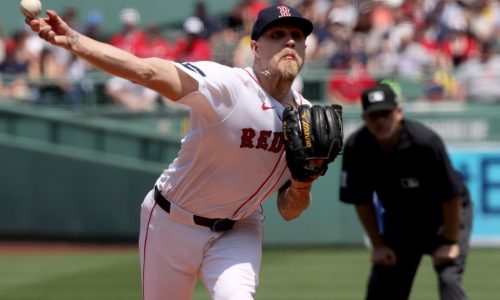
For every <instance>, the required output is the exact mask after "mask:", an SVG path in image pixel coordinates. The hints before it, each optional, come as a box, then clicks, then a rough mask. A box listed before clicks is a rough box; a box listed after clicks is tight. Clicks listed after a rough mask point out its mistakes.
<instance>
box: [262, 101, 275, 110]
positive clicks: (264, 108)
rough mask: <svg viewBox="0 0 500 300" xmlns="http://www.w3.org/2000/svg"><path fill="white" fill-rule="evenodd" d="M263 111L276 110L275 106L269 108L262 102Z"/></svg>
mask: <svg viewBox="0 0 500 300" xmlns="http://www.w3.org/2000/svg"><path fill="white" fill-rule="evenodd" d="M262 109H263V110H268V109H274V106H267V104H266V103H265V102H262Z"/></svg>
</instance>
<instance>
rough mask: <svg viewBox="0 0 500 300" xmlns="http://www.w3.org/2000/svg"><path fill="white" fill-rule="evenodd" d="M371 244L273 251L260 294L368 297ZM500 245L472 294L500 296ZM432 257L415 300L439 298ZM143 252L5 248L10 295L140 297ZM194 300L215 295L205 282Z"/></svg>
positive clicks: (266, 297)
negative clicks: (16, 250)
mask: <svg viewBox="0 0 500 300" xmlns="http://www.w3.org/2000/svg"><path fill="white" fill-rule="evenodd" d="M368 262H369V252H368V250H366V249H342V248H341V249H336V248H325V249H288V250H279V249H266V250H265V251H264V256H263V266H262V272H261V284H260V287H259V290H258V293H257V297H256V299H259V300H281V299H282V300H299V299H300V300H307V299H311V300H327V299H328V300H335V299H338V300H349V299H362V298H363V295H364V287H365V281H366V276H367V274H368V268H369V264H368ZM499 263H500V249H472V251H471V254H470V256H469V263H468V266H467V270H466V275H465V286H466V289H467V292H468V294H469V299H472V300H498V299H500V268H499V266H500V264H499ZM430 264H431V262H430V259H429V258H427V257H426V258H425V259H424V260H423V262H422V264H421V266H420V269H419V272H418V274H417V278H416V281H415V284H414V288H413V291H412V296H411V299H412V300H426V299H428V300H434V299H438V297H437V288H436V282H435V277H434V274H433V271H432V269H431V267H430ZM139 275H140V273H139V261H138V255H137V250H134V249H128V250H120V251H114V252H111V251H109V250H108V251H103V252H96V251H90V252H89V251H87V252H81V253H77V252H69V253H66V252H55V253H46V252H44V253H39V254H37V253H24V252H23V253H17V254H6V253H1V254H0V299H2V300H35V299H36V300H79V299H92V300H101V299H102V300H104V299H106V300H110V299H112V300H114V299H119V300H121V299H123V300H125V299H134V300H137V299H140V277H139ZM193 299H194V300H208V299H209V297H208V294H207V292H206V291H205V288H204V287H203V286H202V285H201V284H198V285H197V287H196V291H195V296H194V297H193Z"/></svg>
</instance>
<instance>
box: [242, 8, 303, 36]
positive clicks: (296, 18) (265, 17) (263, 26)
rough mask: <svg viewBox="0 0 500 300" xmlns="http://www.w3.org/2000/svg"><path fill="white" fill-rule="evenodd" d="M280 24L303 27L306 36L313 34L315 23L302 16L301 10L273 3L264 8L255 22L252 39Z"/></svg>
mask: <svg viewBox="0 0 500 300" xmlns="http://www.w3.org/2000/svg"><path fill="white" fill-rule="evenodd" d="M278 24H293V25H296V26H298V27H300V28H301V29H302V32H304V36H308V35H309V34H311V32H312V30H313V24H312V23H311V21H309V20H308V19H306V18H304V17H302V15H301V14H300V12H298V11H297V10H295V9H293V8H291V7H290V6H287V5H272V6H269V7H267V8H264V9H262V10H261V11H260V12H259V15H258V16H257V20H256V21H255V23H254V24H253V29H252V40H255V41H256V40H257V39H258V38H259V37H260V36H261V35H262V34H263V33H264V32H266V30H268V29H269V28H270V27H271V26H274V25H278Z"/></svg>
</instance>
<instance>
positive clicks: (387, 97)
mask: <svg viewBox="0 0 500 300" xmlns="http://www.w3.org/2000/svg"><path fill="white" fill-rule="evenodd" d="M361 102H362V105H363V115H365V116H366V115H368V114H371V113H374V112H378V111H390V110H394V109H396V107H398V102H397V95H396V93H395V92H394V90H393V89H392V88H391V86H390V85H389V84H386V83H381V84H377V85H376V86H374V87H371V88H369V89H366V90H364V91H363V92H362V93H361Z"/></svg>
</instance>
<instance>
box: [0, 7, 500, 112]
mask: <svg viewBox="0 0 500 300" xmlns="http://www.w3.org/2000/svg"><path fill="white" fill-rule="evenodd" d="M276 2H279V3H284V4H288V5H290V6H293V7H295V8H297V9H298V10H299V11H301V13H302V14H303V15H304V16H305V17H307V18H309V19H310V20H311V21H312V22H313V23H314V31H313V33H312V34H311V35H310V36H309V37H308V39H307V41H306V42H307V53H306V55H307V59H306V65H305V67H304V68H305V71H306V72H307V73H309V71H311V72H314V70H323V71H325V70H326V71H327V72H326V73H323V74H327V75H325V76H324V78H322V79H321V80H322V81H323V85H320V86H322V87H323V89H324V90H322V91H321V92H322V95H323V96H324V97H323V100H329V101H332V102H336V103H340V104H343V105H351V104H358V103H359V96H360V92H361V90H363V89H365V88H368V87H371V86H373V85H374V84H375V83H376V82H377V81H380V80H382V79H384V80H392V81H394V82H396V83H397V84H398V85H399V86H400V88H401V91H402V95H401V96H402V97H403V98H407V99H409V100H423V101H461V102H463V101H470V102H481V103H500V58H499V57H500V56H499V55H498V52H497V50H498V49H500V48H499V47H498V46H499V45H500V43H499V40H500V1H495V0H464V1H457V0H444V1H443V0H412V1H405V0H378V1H375V0H357V1H356V0H352V1H349V0H288V1H285V0H283V1H267V0H240V1H238V2H237V3H236V4H235V5H234V6H233V7H232V9H231V12H230V13H229V14H227V15H222V16H216V15H213V14H211V13H210V10H209V8H210V7H207V2H205V1H199V2H197V3H196V4H195V6H194V7H193V11H192V15H191V16H189V17H188V18H186V19H185V21H184V22H183V23H182V24H181V26H180V27H174V26H172V27H169V26H160V24H158V25H148V26H142V23H141V16H140V13H139V11H138V10H137V9H135V8H124V9H122V10H121V11H120V12H119V14H118V16H117V17H118V18H119V20H120V23H121V29H120V31H118V32H113V33H107V32H103V29H102V27H101V25H102V14H101V12H100V11H98V10H94V11H90V12H89V13H88V14H87V15H86V16H81V15H80V14H79V12H78V10H77V9H76V8H74V7H68V8H67V9H66V10H64V11H63V12H62V13H61V16H62V18H63V19H64V20H65V21H66V22H68V23H69V24H70V25H71V26H73V28H77V29H78V30H79V31H80V32H82V33H84V34H86V35H88V36H90V37H92V38H94V39H96V40H99V41H103V42H107V43H110V44H112V45H115V46H117V47H120V48H122V49H124V50H126V51H129V52H131V53H134V54H135V55H137V56H140V57H161V58H165V59H170V60H175V61H179V62H182V61H198V60H213V61H217V62H220V63H223V64H226V65H228V66H235V67H246V66H251V65H252V63H253V62H252V57H253V56H252V53H251V49H250V41H251V40H250V31H251V26H252V24H253V21H254V19H255V18H256V16H257V14H258V12H259V11H260V9H262V8H263V7H266V6H267V5H269V4H271V3H276ZM98 74H99V72H98V71H97V70H95V69H93V68H92V67H90V66H89V65H88V64H86V63H85V62H84V61H82V60H80V59H79V58H77V57H75V56H73V55H71V54H70V53H68V52H66V51H64V50H60V49H58V48H56V47H52V46H51V45H48V44H46V43H44V42H43V41H42V40H41V39H39V38H38V37H37V36H36V35H33V34H31V33H30V31H28V30H27V29H26V28H21V29H19V30H17V31H16V32H14V33H13V34H11V35H9V36H7V35H6V34H4V33H3V32H2V31H1V28H0V77H1V78H0V98H10V99H21V100H25V101H31V102H33V103H37V104H67V105H71V106H78V105H81V104H83V103H84V102H85V101H86V99H87V98H88V96H89V95H94V94H95V93H97V92H100V93H102V94H103V95H105V97H106V99H109V101H110V103H116V104H119V105H122V106H123V107H126V108H127V109H130V110H133V111H144V110H146V111H147V110H153V109H154V108H155V107H156V106H157V105H158V103H160V102H161V99H160V97H159V95H157V94H156V93H155V92H153V91H151V90H148V89H146V88H144V87H142V86H138V85H135V84H134V83H132V82H129V81H126V80H123V79H120V78H104V79H102V80H101V81H100V79H99V78H101V77H99V76H98ZM100 83H102V84H100ZM306 85H307V79H306V80H304V79H303V78H302V77H299V78H298V80H297V81H296V85H295V88H296V89H298V90H303V92H304V94H305V96H306V97H308V95H307V90H304V88H305V86H306ZM97 87H102V88H101V89H100V90H96V89H97ZM313 100H314V99H313ZM403 100H404V99H403Z"/></svg>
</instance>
